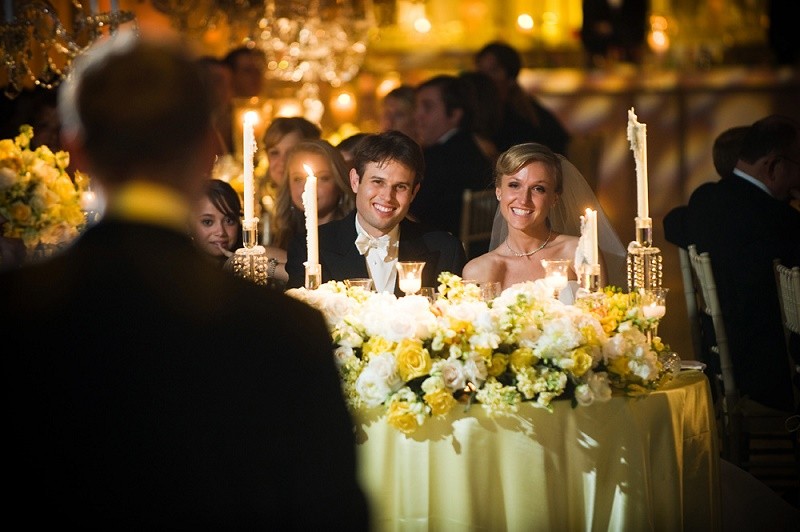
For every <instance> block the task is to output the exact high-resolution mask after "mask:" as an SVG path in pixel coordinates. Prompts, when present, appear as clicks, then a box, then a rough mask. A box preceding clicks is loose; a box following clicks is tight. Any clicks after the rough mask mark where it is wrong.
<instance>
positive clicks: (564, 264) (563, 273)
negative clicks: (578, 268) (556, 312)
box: [542, 259, 572, 297]
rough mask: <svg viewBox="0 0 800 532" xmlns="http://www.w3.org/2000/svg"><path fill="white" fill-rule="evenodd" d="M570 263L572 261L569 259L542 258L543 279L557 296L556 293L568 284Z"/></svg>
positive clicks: (556, 295)
mask: <svg viewBox="0 0 800 532" xmlns="http://www.w3.org/2000/svg"><path fill="white" fill-rule="evenodd" d="M571 264H572V261H571V260H569V259H557V260H548V259H542V266H543V267H544V280H545V282H546V283H547V284H548V286H550V287H551V288H552V289H553V293H554V294H555V297H558V293H559V292H561V290H563V289H564V288H566V286H567V284H568V269H569V267H570V265H571Z"/></svg>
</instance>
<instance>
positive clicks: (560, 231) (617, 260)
mask: <svg viewBox="0 0 800 532" xmlns="http://www.w3.org/2000/svg"><path fill="white" fill-rule="evenodd" d="M495 191H496V195H497V201H498V202H499V206H498V209H497V214H496V215H495V223H494V227H493V230H492V242H491V244H490V247H489V249H490V251H489V252H488V253H486V254H484V255H481V256H479V257H476V258H474V259H472V260H471V261H470V262H468V263H467V265H466V266H465V267H464V271H463V277H464V279H470V280H475V281H477V282H484V281H498V282H500V285H501V288H502V289H506V288H508V287H509V286H511V285H514V284H517V283H520V282H523V281H532V280H536V279H542V278H544V276H545V272H544V267H543V266H542V262H541V261H542V259H547V260H556V259H569V260H573V259H574V258H575V257H576V250H577V249H578V242H579V238H578V235H580V214H581V213H583V212H584V210H585V209H586V208H592V209H595V210H597V218H598V237H599V241H600V244H599V247H600V251H601V258H600V267H601V274H600V276H601V278H600V283H601V286H602V285H605V284H607V283H608V282H609V281H610V282H611V283H612V284H617V285H618V286H621V285H622V283H623V282H624V279H625V273H626V272H625V256H626V251H625V248H624V247H623V245H622V243H621V242H620V240H619V238H618V237H617V235H616V233H615V232H614V230H613V228H612V226H611V224H610V222H609V221H608V218H607V217H606V216H605V214H604V213H603V210H602V208H601V207H600V204H599V202H598V201H597V198H596V197H595V195H594V193H593V192H592V190H591V188H590V187H589V185H588V184H587V183H586V180H585V179H584V178H583V176H582V175H581V174H580V172H579V171H578V169H577V168H575V166H574V165H572V163H570V162H569V161H567V160H566V159H565V158H564V157H562V156H560V155H556V154H555V153H553V152H552V151H551V150H550V149H549V148H547V147H545V146H542V145H540V144H535V143H528V144H519V145H517V146H513V147H511V148H510V149H508V150H507V151H506V152H504V153H503V154H501V155H500V157H499V158H498V160H497V164H496V167H495ZM603 257H605V260H604V259H603ZM606 263H608V264H609V265H610V267H611V269H610V270H607V269H606ZM569 279H571V280H573V281H575V280H576V279H577V275H576V272H575V268H574V267H573V268H572V269H571V270H570V272H569ZM571 284H572V285H573V286H572V289H573V290H574V288H575V285H576V284H577V283H571ZM562 298H563V297H562ZM568 298H569V297H568Z"/></svg>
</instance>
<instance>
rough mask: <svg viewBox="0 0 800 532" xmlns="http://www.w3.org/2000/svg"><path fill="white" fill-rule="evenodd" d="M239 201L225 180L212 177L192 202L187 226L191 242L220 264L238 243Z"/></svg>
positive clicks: (239, 224)
mask: <svg viewBox="0 0 800 532" xmlns="http://www.w3.org/2000/svg"><path fill="white" fill-rule="evenodd" d="M241 216H242V204H241V201H240V200H239V194H237V193H236V191H235V190H234V189H233V187H232V186H230V185H229V184H228V183H226V182H225V181H220V180H219V179H212V180H210V181H209V182H208V184H207V185H206V191H205V194H204V195H203V197H202V198H200V200H199V201H197V202H196V203H195V205H194V209H193V211H192V214H191V219H190V223H189V226H190V230H191V233H192V239H193V240H194V243H195V245H196V246H197V247H198V248H200V250H201V251H202V252H204V253H205V254H206V255H208V256H209V257H210V258H212V259H213V260H215V261H218V262H219V263H220V266H221V265H222V264H223V263H224V262H225V261H226V260H227V259H228V257H230V256H232V255H233V252H234V251H236V250H237V249H238V248H240V247H242V222H241Z"/></svg>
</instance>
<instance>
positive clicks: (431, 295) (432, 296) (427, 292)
mask: <svg viewBox="0 0 800 532" xmlns="http://www.w3.org/2000/svg"><path fill="white" fill-rule="evenodd" d="M417 295H419V296H423V297H427V298H428V301H430V302H431V303H435V302H436V288H434V287H432V286H423V287H422V288H420V289H419V292H417Z"/></svg>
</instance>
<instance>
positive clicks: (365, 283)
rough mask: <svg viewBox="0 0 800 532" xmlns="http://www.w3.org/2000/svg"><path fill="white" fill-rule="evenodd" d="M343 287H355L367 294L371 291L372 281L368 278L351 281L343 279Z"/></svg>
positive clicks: (357, 278)
mask: <svg viewBox="0 0 800 532" xmlns="http://www.w3.org/2000/svg"><path fill="white" fill-rule="evenodd" d="M344 285H345V286H346V287H347V288H353V287H356V286H357V287H359V288H363V289H364V290H366V291H368V292H369V291H371V290H372V279H370V278H369V277H356V278H353V279H345V280H344Z"/></svg>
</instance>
